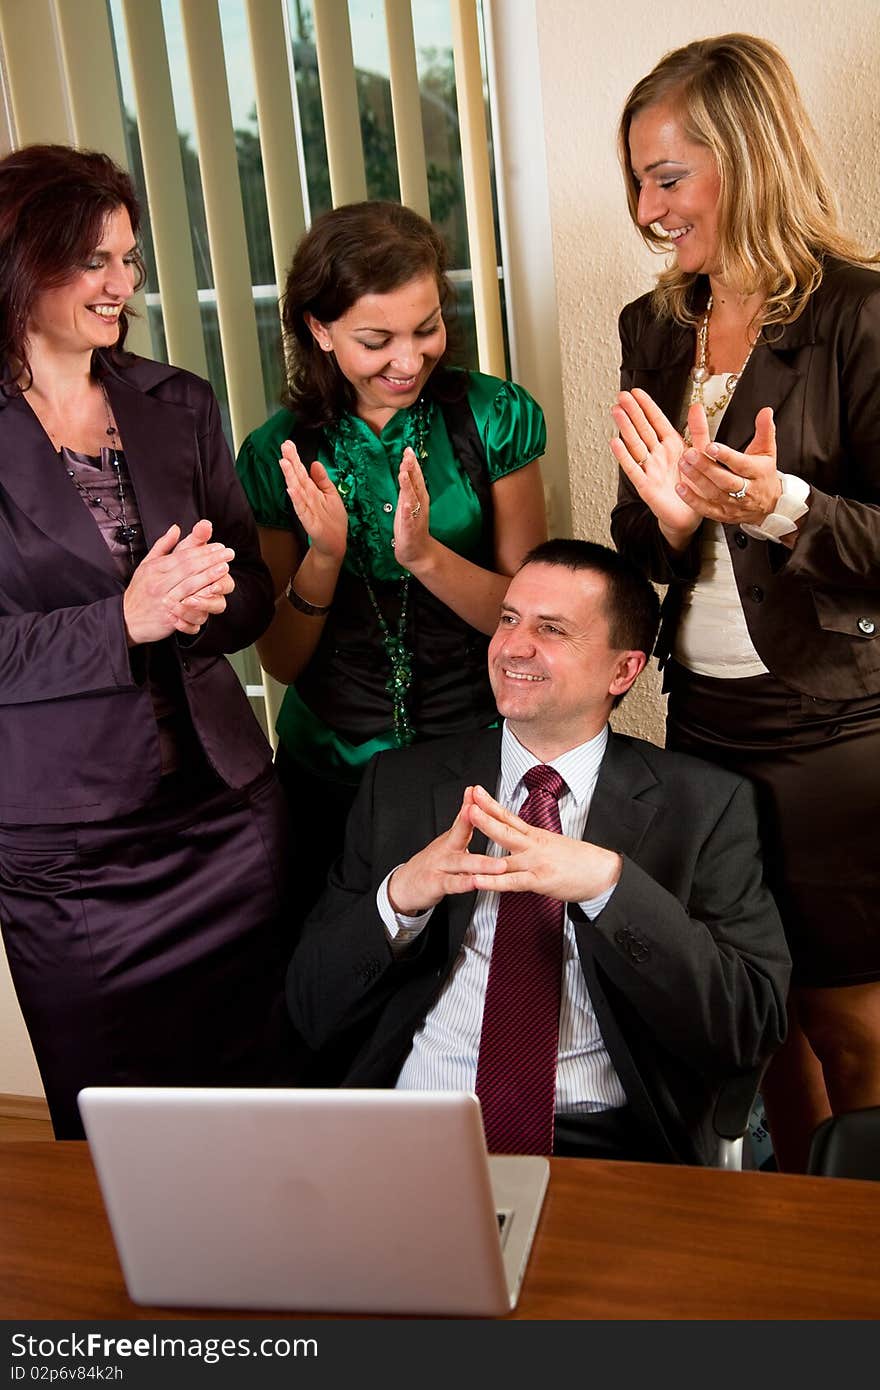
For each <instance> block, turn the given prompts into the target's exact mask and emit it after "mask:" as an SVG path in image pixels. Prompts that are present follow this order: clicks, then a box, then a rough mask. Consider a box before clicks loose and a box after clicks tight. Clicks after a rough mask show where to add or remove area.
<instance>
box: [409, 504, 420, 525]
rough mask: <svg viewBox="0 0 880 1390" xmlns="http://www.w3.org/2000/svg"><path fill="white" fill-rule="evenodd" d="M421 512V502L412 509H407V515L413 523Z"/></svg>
mask: <svg viewBox="0 0 880 1390" xmlns="http://www.w3.org/2000/svg"><path fill="white" fill-rule="evenodd" d="M421 510H422V504H421V502H417V503H416V505H415V506H414V507H410V509H409V514H410V516H411V517H412V519H413V521H415V519H416V517H417V516H418V514H419V512H420V511H421Z"/></svg>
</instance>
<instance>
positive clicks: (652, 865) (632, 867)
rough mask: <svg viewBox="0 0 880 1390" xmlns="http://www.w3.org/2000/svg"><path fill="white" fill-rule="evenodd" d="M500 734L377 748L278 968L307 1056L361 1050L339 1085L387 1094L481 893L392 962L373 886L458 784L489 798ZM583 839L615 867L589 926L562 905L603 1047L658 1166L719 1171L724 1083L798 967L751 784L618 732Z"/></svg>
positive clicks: (779, 1021) (755, 1042)
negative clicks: (618, 861)
mask: <svg viewBox="0 0 880 1390" xmlns="http://www.w3.org/2000/svg"><path fill="white" fill-rule="evenodd" d="M500 738H501V735H500V731H498V730H491V731H488V732H481V733H477V734H473V735H470V736H469V737H467V738H464V739H441V740H438V741H436V742H430V743H426V744H420V745H418V746H416V747H415V748H411V749H408V750H405V751H403V752H391V753H384V754H380V755H379V757H378V758H375V759H374V760H373V762H372V763H371V764H370V765H369V767H368V769H367V772H366V774H365V776H364V781H363V784H362V786H361V789H360V791H359V794H358V798H357V800H356V802H355V805H354V808H353V810H352V813H351V817H350V820H349V824H348V832H347V835H346V843H345V851H344V855H343V858H342V859H341V860H340V861H339V863H338V864H337V865H336V867H335V868H334V870H333V872H332V874H331V877H330V882H329V886H328V888H327V891H326V893H325V894H324V896H323V898H322V899H321V901H320V902H319V903H318V905H317V907H316V908H315V909H314V911H313V913H312V914H311V916H310V917H309V918H308V920H307V922H306V925H305V928H304V931H303V934H302V937H301V939H300V942H299V945H298V946H297V949H296V952H295V954H294V957H293V960H292V962H291V966H290V970H289V973H288V1005H289V1008H290V1011H291V1015H292V1017H293V1020H294V1022H295V1024H296V1025H297V1027H298V1029H299V1030H300V1031H301V1033H302V1035H303V1036H304V1037H305V1039H306V1041H307V1042H308V1044H309V1045H310V1046H311V1047H314V1048H316V1049H317V1048H321V1047H324V1046H326V1045H328V1044H338V1042H339V1040H340V1039H341V1038H342V1037H344V1035H345V1034H346V1033H348V1034H349V1036H350V1037H351V1038H356V1039H357V1040H358V1042H359V1050H358V1052H357V1055H356V1057H355V1060H354V1062H353V1064H352V1065H351V1067H350V1070H349V1073H348V1075H347V1076H346V1078H345V1084H346V1085H351V1086H392V1085H393V1084H394V1083H395V1081H396V1079H397V1075H398V1073H399V1071H400V1067H401V1066H402V1064H403V1062H404V1060H405V1058H406V1056H407V1054H408V1052H409V1050H410V1046H411V1043H412V1039H413V1035H414V1033H415V1031H416V1029H417V1028H418V1027H419V1026H420V1024H421V1023H422V1022H423V1020H424V1018H425V1016H426V1014H427V1013H428V1010H429V1009H430V1008H431V1006H432V1005H433V1003H434V1002H435V1000H436V999H437V997H438V995H439V994H440V991H441V990H442V988H443V986H444V984H445V983H446V980H447V979H448V977H449V975H450V972H451V971H452V968H453V966H454V964H455V961H456V959H457V957H458V954H459V951H460V948H461V944H462V941H463V939H464V935H465V931H466V930H467V926H468V923H469V921H470V918H471V913H472V911H473V906H474V900H475V895H474V894H469V895H466V896H461V897H458V896H455V897H450V898H448V899H446V901H445V902H443V903H441V904H440V905H439V906H438V907H437V908H436V909H435V911H434V913H433V916H432V917H431V919H430V922H429V924H428V926H427V927H426V929H425V931H424V933H423V934H422V936H421V937H420V938H419V939H418V941H417V943H416V944H415V945H414V946H413V948H412V949H411V951H410V952H408V953H407V954H406V955H405V956H404V957H403V958H400V959H397V960H395V959H394V957H393V956H392V954H391V950H390V948H389V946H388V943H387V938H386V935H385V930H384V927H383V925H382V922H381V919H380V917H379V913H378V911H377V908H376V890H377V888H378V887H379V885H380V883H381V882H382V880H383V879H384V878H385V876H386V874H388V873H389V872H390V870H391V869H393V868H394V867H395V866H396V865H398V864H399V863H401V862H402V861H404V860H405V859H407V858H409V857H410V856H411V855H412V854H414V853H416V851H418V850H420V849H422V848H423V847H424V846H425V845H426V844H427V843H428V842H429V841H430V840H432V839H433V838H434V837H435V836H437V835H439V834H440V833H441V832H442V831H444V830H447V829H448V828H449V826H450V825H451V824H452V821H453V819H454V817H455V815H456V813H457V811H458V809H459V807H460V805H461V798H462V795H463V792H464V788H465V786H467V785H469V784H472V783H475V782H479V783H481V784H482V785H483V786H485V787H487V788H488V789H489V790H490V791H494V789H495V786H496V784H497V779H498V773H499V763H500ZM585 838H586V839H588V840H590V841H592V842H593V843H595V844H599V845H602V846H604V847H606V848H609V849H614V850H617V851H618V852H619V853H621V854H622V855H623V856H624V863H623V872H622V874H621V878H620V881H619V883H618V885H617V888H616V889H615V892H614V895H613V897H612V898H611V901H610V902H609V904H608V906H607V907H606V908H605V910H604V911H603V912H602V913H601V914H600V915H599V917H597V918H596V920H595V921H594V922H590V921H589V920H588V919H587V918H586V917H585V916H584V915H583V913H582V912H581V911H580V909H579V908H578V907H577V906H573V907H571V908H570V912H571V915H572V918H573V921H574V926H575V934H576V937H577V945H578V952H579V954H580V960H581V965H582V967H583V972H584V977H585V979H586V982H587V985H588V988H589V991H590V997H591V999H592V1001H593V1005H594V1008H595V1010H596V1016H597V1019H598V1022H599V1026H600V1028H601V1031H602V1036H603V1038H604V1039H605V1043H606V1046H607V1048H608V1051H609V1053H610V1055H611V1059H612V1061H613V1063H614V1065H615V1067H616V1069H617V1072H618V1074H619V1076H620V1079H621V1082H622V1083H623V1087H624V1089H625V1091H626V1094H627V1097H628V1099H629V1102H630V1104H631V1106H632V1107H633V1110H634V1111H635V1114H636V1116H637V1118H638V1120H639V1121H640V1122H641V1125H642V1129H643V1131H644V1133H645V1135H646V1137H647V1139H648V1141H649V1143H650V1145H651V1147H652V1148H653V1149H655V1150H656V1152H657V1153H658V1156H662V1157H666V1158H668V1159H678V1160H683V1161H686V1162H694V1161H698V1162H708V1161H711V1157H712V1154H713V1149H714V1143H713V1137H712V1127H711V1116H712V1110H713V1106H714V1101H715V1096H716V1092H717V1090H718V1088H719V1086H720V1084H721V1082H722V1081H724V1080H726V1079H728V1078H730V1077H732V1076H735V1075H737V1074H741V1073H745V1072H747V1071H749V1070H751V1069H753V1068H755V1067H756V1066H757V1065H759V1064H760V1063H761V1062H762V1061H763V1060H764V1059H765V1058H767V1056H768V1055H769V1054H770V1053H771V1052H772V1051H773V1049H774V1048H775V1047H777V1046H778V1045H779V1043H780V1041H781V1040H782V1037H783V1035H784V1031H785V1023H784V1018H785V1014H784V1000H785V995H786V989H787V986H788V977H789V968H790V961H789V955H788V950H787V947H786V944H785V939H784V936H783V933H782V928H781V925H780V922H779V917H778V915H777V912H776V908H775V906H774V904H773V900H772V898H771V897H770V894H769V893H768V892H767V890H766V888H765V887H764V885H763V880H762V866H761V859H760V854H759V849H758V839H757V829H756V815H755V808H754V801H753V795H752V791H751V788H750V786H749V784H748V783H746V782H744V781H743V780H742V779H741V778H739V777H735V776H733V775H731V774H730V773H727V772H723V771H720V770H719V769H717V768H714V767H710V766H709V765H707V764H705V763H702V762H700V761H698V760H696V759H694V758H689V757H686V756H684V755H681V754H676V753H669V752H665V751H664V750H662V749H659V748H656V747H654V746H653V745H652V744H649V743H643V742H641V741H639V740H636V739H629V738H625V737H623V736H621V735H612V736H611V739H610V740H609V744H608V749H607V752H606V755H605V759H604V761H603V764H602V768H601V771H600V774H599V780H598V783H597V786H596V790H595V794H594V796H593V801H592V804H591V807H590V814H589V817H588V820H587V826H586V830H585ZM473 848H474V849H475V850H479V849H480V848H482V837H475V840H474V843H473Z"/></svg>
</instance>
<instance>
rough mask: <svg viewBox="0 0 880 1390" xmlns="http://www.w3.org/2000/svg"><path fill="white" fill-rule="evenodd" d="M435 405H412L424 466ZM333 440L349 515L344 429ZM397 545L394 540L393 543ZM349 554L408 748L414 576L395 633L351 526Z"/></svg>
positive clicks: (396, 724)
mask: <svg viewBox="0 0 880 1390" xmlns="http://www.w3.org/2000/svg"><path fill="white" fill-rule="evenodd" d="M432 415H433V407H432V405H431V402H430V401H426V400H425V398H424V397H423V396H420V397H419V399H418V400H417V401H416V403H415V405H413V406H412V407H411V408H410V412H409V424H410V427H411V431H412V446H411V447H412V449H413V452H414V453H415V456H416V458H417V459H418V461H419V464H420V466H424V463H425V460H426V459H427V457H428V448H427V441H428V435H429V433H430V430H431V418H432ZM327 434H328V435H329V437H330V442H331V443H332V445H333V452H334V455H335V457H336V460H337V463H338V465H339V481H338V482H337V484H336V490H337V492H338V493H339V496H340V497H341V498H342V501H343V502H344V504H345V510H346V511H347V512H348V514H349V516H351V514H352V501H351V492H352V488H351V487H350V486H349V485H348V484H347V482H346V481H345V479H346V476H347V471H346V465H347V460H345V459H343V458H342V457H340V455H341V454H342V453H343V452H344V440H343V439H342V438H341V433H340V431H338V430H336V429H330V430H328V431H327ZM392 544H393V542H392ZM349 553H350V555H351V559H352V563H353V565H354V568H355V570H356V571H357V573H358V574H359V575H360V577H361V579H362V580H363V581H364V584H365V586H366V590H367V598H368V599H369V600H370V607H371V608H372V610H373V612H374V613H375V615H376V622H377V623H378V625H379V631H380V632H381V634H382V646H383V647H384V648H385V654H386V656H387V657H388V664H389V666H390V667H391V674H390V676H389V677H388V680H387V681H386V682H385V689H386V690H387V691H388V693H389V695H390V696H391V708H392V713H391V723H392V729H393V731H394V742H395V744H396V745H397V747H398V748H405V747H406V746H407V745H408V744H410V743H412V742H413V740H414V739H415V730H414V729H413V727H412V724H411V723H410V719H409V710H408V697H409V692H410V689H411V688H412V682H413V656H412V652H411V651H410V649H409V647H408V646H407V643H406V626H407V618H408V616H409V590H410V580H411V579H412V575H411V574H410V573H409V572H408V571H406V572H405V573H404V576H403V579H402V580H401V581H400V613H399V616H398V619H397V627H396V631H394V632H392V631H391V628H390V627H389V625H388V621H387V619H386V618H385V615H384V613H383V612H382V610H381V608H380V607H379V600H378V599H377V598H376V591H375V589H374V588H373V586H372V584H371V583H370V576H369V566H368V563H367V555H366V550H365V547H364V545H363V542H362V540H361V538H360V537H359V536H358V535H356V534H354V533H353V531H352V529H351V528H350V529H349Z"/></svg>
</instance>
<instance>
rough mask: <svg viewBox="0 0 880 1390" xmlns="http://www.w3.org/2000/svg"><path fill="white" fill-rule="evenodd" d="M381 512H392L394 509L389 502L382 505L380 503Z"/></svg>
mask: <svg viewBox="0 0 880 1390" xmlns="http://www.w3.org/2000/svg"><path fill="white" fill-rule="evenodd" d="M382 510H383V512H393V511H394V508H393V506H392V505H391V503H390V502H383V503H382Z"/></svg>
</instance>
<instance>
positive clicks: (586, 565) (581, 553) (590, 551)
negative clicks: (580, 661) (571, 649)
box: [520, 537, 660, 656]
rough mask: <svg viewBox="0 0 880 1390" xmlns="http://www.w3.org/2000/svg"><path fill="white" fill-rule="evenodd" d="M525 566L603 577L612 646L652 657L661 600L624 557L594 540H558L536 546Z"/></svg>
mask: <svg viewBox="0 0 880 1390" xmlns="http://www.w3.org/2000/svg"><path fill="white" fill-rule="evenodd" d="M526 565H561V566H563V567H564V568H565V569H569V570H592V571H593V572H594V573H596V574H601V575H603V576H604V579H605V616H606V618H607V620H608V639H609V641H610V643H611V645H612V647H615V648H617V649H618V650H620V651H637V652H644V653H645V655H646V656H650V655H651V653H652V652H653V650H654V643H655V642H656V641H657V630H658V628H659V626H660V600H659V598H658V597H657V592H656V590H655V589H654V587H653V585H652V584H651V582H650V580H648V579H646V578H645V576H644V574H642V571H641V570H640V569H638V568H637V567H636V566H635V565H634V564H633V563H632V561H631V560H628V559H627V558H626V556H624V555H620V554H618V552H617V551H616V550H612V549H611V548H610V547H609V546H607V545H599V544H598V543H597V542H596V541H576V540H567V539H563V538H561V537H560V538H557V539H555V540H549V541H543V542H542V543H541V545H536V546H535V547H534V549H532V550H530V551H529V553H528V555H526V557H525V559H524V560H523V562H522V564H521V565H520V569H524V568H525V566H526Z"/></svg>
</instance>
